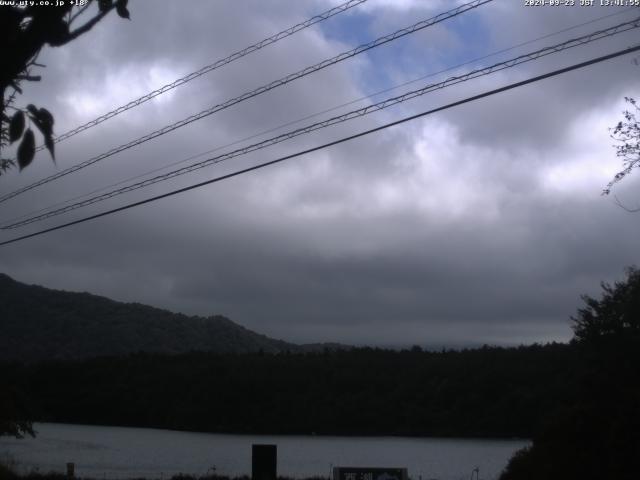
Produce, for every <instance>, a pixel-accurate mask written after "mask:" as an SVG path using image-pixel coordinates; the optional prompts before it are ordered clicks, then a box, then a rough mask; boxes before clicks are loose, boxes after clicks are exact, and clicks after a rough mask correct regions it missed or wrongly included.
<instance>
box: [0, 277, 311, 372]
mask: <svg viewBox="0 0 640 480" xmlns="http://www.w3.org/2000/svg"><path fill="white" fill-rule="evenodd" d="M298 348H300V347H298V346H296V345H294V344H290V343H287V342H284V341H281V340H274V339H271V338H269V337H266V336H265V335H260V334H257V333H255V332H252V331H251V330H248V329H246V328H244V327H242V326H240V325H237V324H235V323H233V322H232V321H231V320H229V319H227V318H225V317H223V316H219V315H216V316H212V317H208V318H203V317H189V316H186V315H182V314H177V313H173V312H169V311H167V310H161V309H158V308H153V307H149V306H146V305H141V304H138V303H122V302H116V301H113V300H110V299H108V298H105V297H100V296H97V295H91V294H89V293H73V292H66V291H60V290H51V289H48V288H44V287H40V286H36V285H26V284H23V283H20V282H17V281H15V280H13V279H12V278H11V277H9V276H7V275H4V274H0V361H3V360H17V361H25V362H33V361H40V360H52V359H80V358H89V357H98V356H119V355H126V354H129V353H133V352H158V353H168V354H178V353H184V352H189V351H205V352H217V353H246V352H258V351H260V350H262V351H264V352H269V353H276V352H279V351H286V350H291V351H296V350H297V349H298Z"/></svg>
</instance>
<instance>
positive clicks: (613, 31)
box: [0, 17, 640, 230]
mask: <svg viewBox="0 0 640 480" xmlns="http://www.w3.org/2000/svg"><path fill="white" fill-rule="evenodd" d="M638 27H640V17H638V18H637V19H636V20H633V21H630V22H624V23H621V24H619V25H616V26H613V27H610V28H607V29H605V30H599V31H596V32H593V33H590V34H587V35H583V36H582V37H578V38H574V39H571V40H567V41H565V42H563V43H560V44H557V45H552V46H549V47H545V48H542V49H540V50H536V51H534V52H530V53H527V54H524V55H520V56H518V57H515V58H512V59H510V60H506V61H503V62H499V63H496V64H494V65H491V66H489V67H484V68H481V69H476V70H472V71H470V72H468V73H466V74H464V75H458V76H454V77H450V78H448V79H446V80H444V81H442V82H438V83H433V84H429V85H426V86H424V87H422V88H420V89H417V90H412V91H410V92H406V93H404V94H402V95H399V96H396V97H391V98H388V99H386V100H383V101H381V102H378V103H375V104H372V105H368V106H366V107H363V108H360V109H357V110H352V111H350V112H347V113H345V114H342V115H338V116H335V117H331V118H329V119H327V120H323V121H321V122H316V123H313V124H311V125H307V126H305V127H301V128H298V129H296V130H292V131H290V132H287V133H283V134H281V135H278V136H276V137H272V138H269V139H267V140H263V141H262V142H258V143H254V144H252V145H248V146H246V147H242V148H239V149H237V150H233V151H231V152H228V153H225V154H222V155H218V156H215V157H211V158H208V159H205V160H203V161H200V162H197V163H194V164H192V165H189V166H186V167H182V168H180V169H177V170H173V171H171V172H167V173H165V174H163V175H158V176H156V177H152V178H150V179H147V180H143V181H141V182H137V183H134V184H131V185H128V186H125V187H122V188H119V189H116V190H112V191H110V192H107V193H104V194H101V195H97V196H94V197H90V198H88V199H85V200H83V201H80V202H77V203H74V204H71V205H67V206H65V207H62V208H58V209H55V210H51V211H48V212H46V213H43V214H41V215H36V216H33V217H30V218H27V219H24V220H21V221H17V222H14V223H11V224H8V225H3V226H2V227H0V229H1V230H9V229H14V228H18V227H22V226H25V225H28V224H31V223H34V222H38V221H42V220H45V219H48V218H51V217H55V216H58V215H62V214H64V213H67V212H70V211H72V210H76V209H78V208H82V207H85V206H88V205H92V204H94V203H98V202H101V201H104V200H108V199H110V198H113V197H115V196H117V195H122V194H124V193H128V192H132V191H134V190H139V189H141V188H145V187H148V186H150V185H153V184H155V183H159V182H162V181H166V180H169V179H171V178H175V177H178V176H180V175H184V174H186V173H191V172H193V171H195V170H199V169H201V168H204V167H207V166H210V165H213V164H217V163H222V162H224V161H226V160H229V159H231V158H234V157H238V156H241V155H245V154H247V153H251V152H255V151H257V150H261V149H263V148H266V147H269V146H272V145H275V144H278V143H281V142H283V141H285V140H290V139H292V138H295V137H298V136H300V135H304V134H307V133H310V132H314V131H316V130H320V129H323V128H327V127H329V126H332V125H336V124H339V123H343V122H346V121H349V120H352V119H354V118H358V117H362V116H365V115H368V114H370V113H374V112H378V111H381V110H384V109H386V108H389V107H391V106H394V105H397V104H399V103H403V102H406V101H407V100H411V99H414V98H417V97H419V96H422V95H425V94H427V93H430V92H433V91H435V90H440V89H443V88H447V87H449V86H452V85H456V84H458V83H462V82H466V81H469V80H472V79H475V78H478V77H481V76H485V75H490V74H492V73H495V72H499V71H502V70H505V69H507V68H512V67H515V66H517V65H521V64H523V63H527V62H530V61H533V60H538V59H540V58H542V57H544V56H547V55H550V54H554V53H558V52H561V51H564V50H567V49H569V48H574V47H577V46H581V45H586V44H588V43H590V42H593V41H596V40H601V39H603V38H607V37H611V36H613V35H617V34H620V33H623V32H626V31H629V30H631V29H633V28H638Z"/></svg>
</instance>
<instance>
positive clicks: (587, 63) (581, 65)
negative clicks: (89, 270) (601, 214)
mask: <svg viewBox="0 0 640 480" xmlns="http://www.w3.org/2000/svg"><path fill="white" fill-rule="evenodd" d="M639 50H640V45H636V46H633V47H629V48H626V49H623V50H618V51H616V52H613V53H610V54H607V55H602V56H600V57H596V58H593V59H591V60H587V61H584V62H580V63H576V64H573V65H570V66H568V67H563V68H560V69H557V70H553V71H551V72H548V73H545V74H542V75H537V76H534V77H531V78H528V79H526V80H521V81H519V82H514V83H510V84H508V85H505V86H503V87H500V88H496V89H493V90H489V91H486V92H483V93H480V94H478V95H473V96H471V97H467V98H465V99H463V100H458V101H455V102H452V103H448V104H446V105H443V106H441V107H437V108H433V109H430V110H427V111H424V112H421V113H417V114H415V115H410V116H408V117H404V118H402V119H400V120H396V121H393V122H389V123H386V124H384V125H380V126H378V127H375V128H371V129H369V130H365V131H362V132H359V133H356V134H354V135H350V136H348V137H343V138H340V139H338V140H334V141H332V142H328V143H324V144H322V145H318V146H316V147H313V148H308V149H306V150H302V151H299V152H296V153H293V154H290V155H285V156H283V157H279V158H276V159H274V160H270V161H267V162H263V163H260V164H257V165H253V166H251V167H248V168H244V169H242V170H237V171H235V172H232V173H229V174H226V175H221V176H219V177H215V178H212V179H210V180H206V181H203V182H199V183H196V184H193V185H189V186H187V187H183V188H179V189H177V190H173V191H171V192H167V193H163V194H161V195H156V196H154V197H151V198H147V199H145V200H140V201H138V202H133V203H129V204H127V205H123V206H121V207H117V208H114V209H111V210H107V211H105V212H101V213H97V214H95V215H90V216H87V217H84V218H80V219H78V220H74V221H71V222H68V223H64V224H61V225H57V226H55V227H50V228H46V229H44V230H40V231H37V232H33V233H30V234H27V235H22V236H20V237H16V238H13V239H10V240H5V241H3V242H0V247H1V246H5V245H9V244H12V243H16V242H19V241H23V240H26V239H28V238H33V237H36V236H40V235H44V234H46V233H50V232H53V231H56V230H61V229H63V228H68V227H70V226H73V225H78V224H81V223H84V222H88V221H90V220H95V219H97V218H101V217H105V216H107V215H112V214H114V213H118V212H122V211H125V210H129V209H131V208H134V207H138V206H141V205H145V204H148V203H152V202H155V201H158V200H161V199H163V198H168V197H171V196H174V195H177V194H180V193H184V192H187V191H190V190H194V189H196V188H200V187H203V186H205V185H210V184H212V183H217V182H220V181H223V180H227V179H229V178H233V177H237V176H239V175H243V174H245V173H249V172H252V171H256V170H259V169H262V168H265V167H268V166H271V165H275V164H277V163H281V162H284V161H286V160H290V159H292V158H296V157H300V156H302V155H306V154H309V153H312V152H316V151H318V150H322V149H325V148H328V147H332V146H334V145H338V144H341V143H344V142H347V141H350V140H354V139H356V138H360V137H364V136H366V135H370V134H372V133H375V132H379V131H381V130H384V129H387V128H390V127H394V126H396V125H400V124H402V123H405V122H408V121H411V120H415V119H417V118H422V117H425V116H427V115H431V114H433V113H437V112H440V111H443V110H447V109H449V108H453V107H456V106H459V105H463V104H466V103H469V102H473V101H476V100H479V99H482V98H486V97H489V96H492V95H496V94H498V93H502V92H505V91H508V90H512V89H514V88H518V87H522V86H524V85H528V84H531V83H535V82H539V81H541V80H545V79H547V78H551V77H554V76H557V75H561V74H563V73H567V72H570V71H573V70H577V69H580V68H585V67H587V66H590V65H595V64H597V63H600V62H604V61H606V60H611V59H613V58H616V57H619V56H622V55H627V54H629V53H633V52H637V51H639Z"/></svg>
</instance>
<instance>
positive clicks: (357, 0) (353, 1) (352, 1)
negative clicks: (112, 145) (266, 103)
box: [37, 0, 367, 150]
mask: <svg viewBox="0 0 640 480" xmlns="http://www.w3.org/2000/svg"><path fill="white" fill-rule="evenodd" d="M366 1H367V0H349V1H348V2H345V3H343V4H341V5H338V6H337V7H334V8H331V9H329V10H327V11H325V12H322V13H320V14H318V15H316V16H314V17H311V18H309V19H307V20H305V21H304V22H301V23H298V24H296V25H294V26H292V27H289V28H287V29H285V30H282V31H281V32H278V33H276V34H275V35H272V36H271V37H269V38H265V39H263V40H260V41H259V42H257V43H254V44H253V45H250V46H248V47H245V48H243V49H242V50H238V51H237V52H235V53H232V54H231V55H229V56H227V57H225V58H222V59H220V60H216V61H215V62H213V63H211V64H209V65H206V66H204V67H202V68H201V69H199V70H196V71H195V72H191V73H189V74H188V75H185V76H184V77H181V78H178V79H177V80H174V81H173V82H171V83H168V84H166V85H163V86H162V87H160V88H158V89H156V90H154V91H152V92H150V93H147V94H146V95H143V96H142V97H140V98H137V99H136V100H132V101H130V102H129V103H127V104H126V105H122V106H120V107H118V108H116V109H114V110H111V111H110V112H107V113H105V114H103V115H101V116H99V117H98V118H95V119H93V120H91V121H89V122H87V123H85V124H83V125H80V126H78V127H76V128H74V129H73V130H69V131H68V132H66V133H63V134H62V135H59V136H57V137H56V138H55V139H54V142H56V143H58V142H62V141H63V140H66V139H68V138H71V137H73V136H74V135H77V134H78V133H80V132H83V131H85V130H87V129H89V128H91V127H95V126H96V125H98V124H100V123H102V122H104V121H106V120H109V119H110V118H113V117H115V116H116V115H120V114H121V113H123V112H126V111H127V110H131V109H132V108H134V107H137V106H139V105H142V104H143V103H145V102H148V101H149V100H151V99H153V98H155V97H157V96H158V95H162V94H163V93H165V92H168V91H169V90H173V89H174V88H176V87H179V86H181V85H184V84H185V83H187V82H190V81H191V80H195V79H196V78H198V77H201V76H202V75H205V74H207V73H209V72H212V71H213V70H216V69H218V68H220V67H222V66H224V65H227V64H229V63H231V62H235V61H236V60H239V59H240V58H242V57H245V56H247V55H249V54H251V53H253V52H256V51H258V50H260V49H262V48H264V47H267V46H269V45H272V44H274V43H276V42H278V41H280V40H282V39H284V38H287V37H290V36H291V35H293V34H295V33H298V32H299V31H301V30H304V29H305V28H309V27H311V26H312V25H315V24H316V23H320V22H323V21H324V20H327V19H329V18H331V17H333V16H335V15H338V14H339V13H342V12H344V11H346V10H349V9H350V8H353V7H355V6H357V5H360V4H361V3H364V2H366ZM44 148H45V146H44V145H41V146H39V147H38V148H37V150H42V149H44Z"/></svg>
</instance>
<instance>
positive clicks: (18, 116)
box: [9, 110, 24, 143]
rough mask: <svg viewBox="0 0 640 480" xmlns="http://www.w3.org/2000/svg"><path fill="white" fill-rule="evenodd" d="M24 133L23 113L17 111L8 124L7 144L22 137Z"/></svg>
mask: <svg viewBox="0 0 640 480" xmlns="http://www.w3.org/2000/svg"><path fill="white" fill-rule="evenodd" d="M23 131H24V113H23V112H22V111H21V110H18V111H17V112H16V113H15V114H14V115H13V117H12V118H11V123H10V124H9V142H10V143H13V142H15V141H16V140H17V139H19V138H20V137H21V136H22V132H23Z"/></svg>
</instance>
